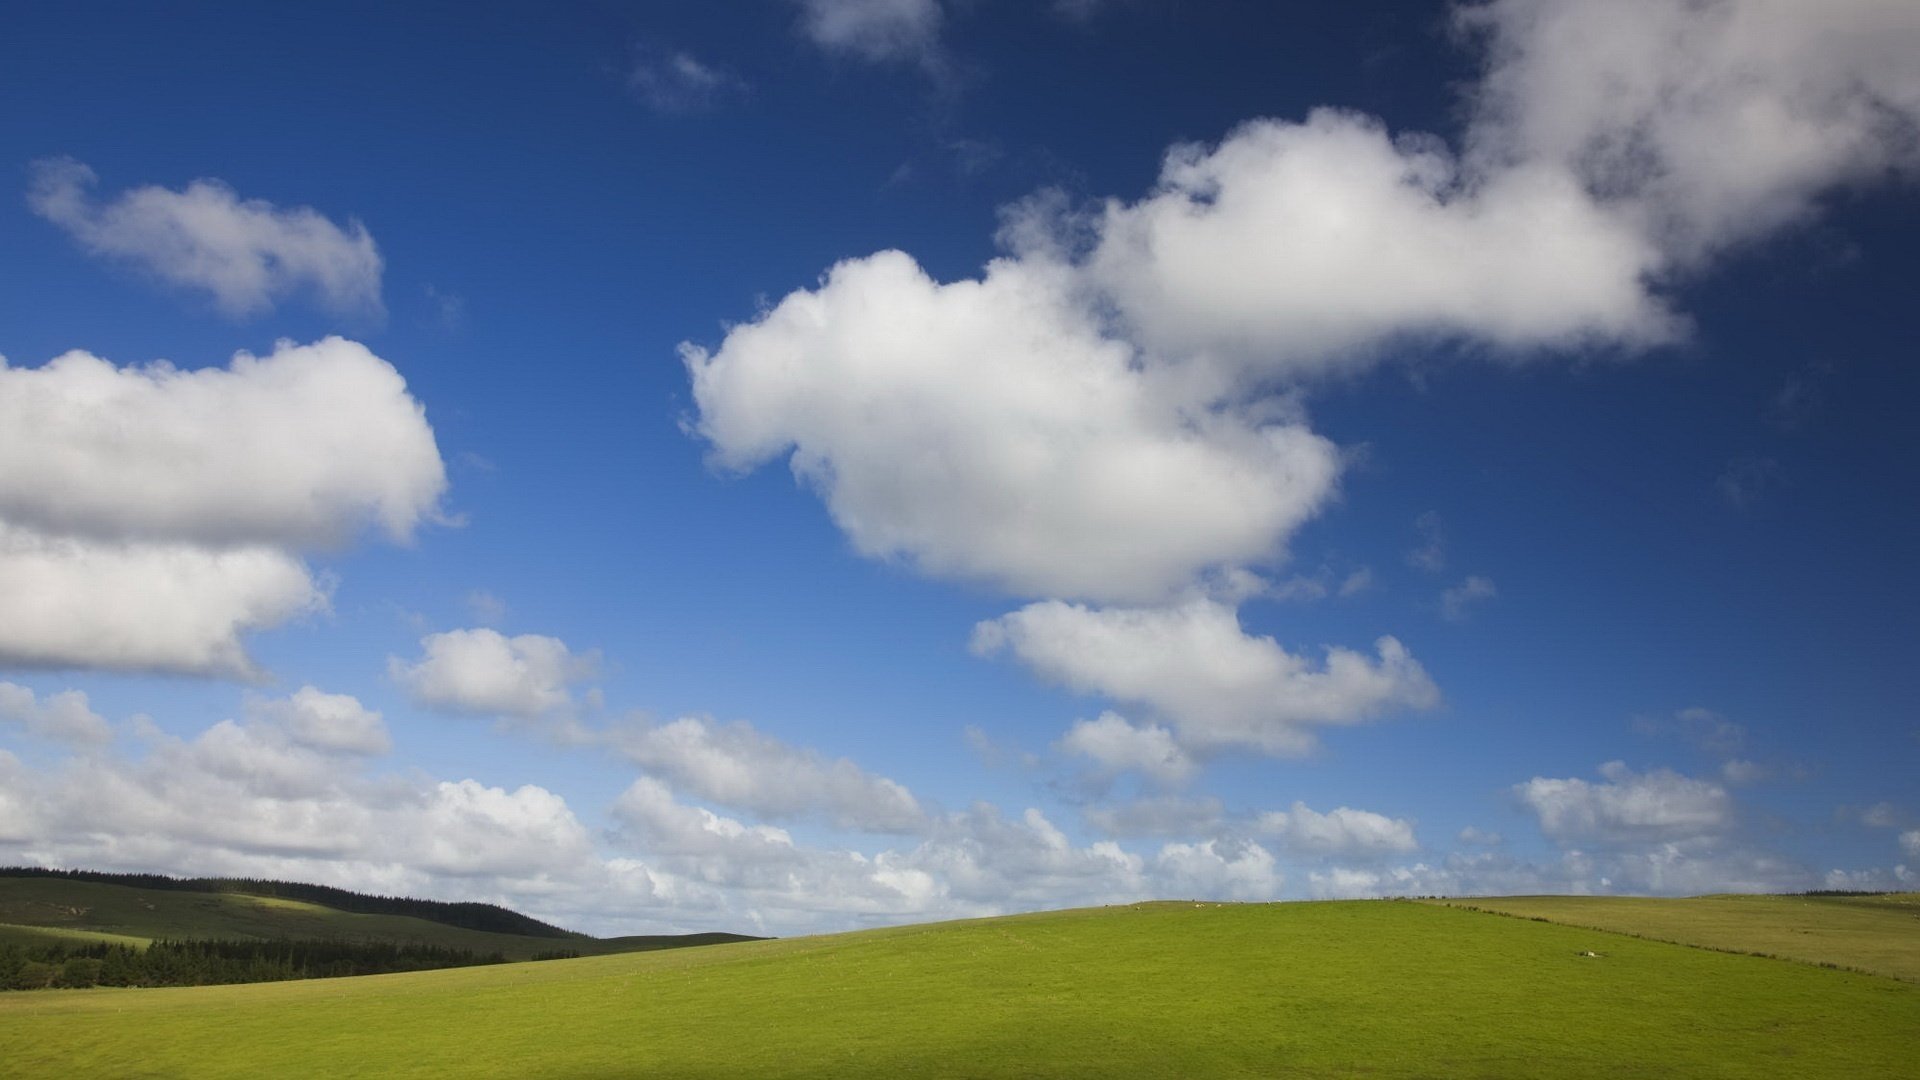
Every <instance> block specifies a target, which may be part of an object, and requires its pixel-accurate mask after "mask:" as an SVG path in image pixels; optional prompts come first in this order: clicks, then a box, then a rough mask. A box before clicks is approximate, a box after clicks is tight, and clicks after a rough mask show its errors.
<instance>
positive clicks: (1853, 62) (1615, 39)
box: [684, 0, 1920, 602]
mask: <svg viewBox="0 0 1920 1080" xmlns="http://www.w3.org/2000/svg"><path fill="white" fill-rule="evenodd" d="M808 10H809V13H810V16H809V17H810V18H812V17H813V16H818V19H817V20H816V22H814V23H810V24H809V25H816V24H817V25H818V26H823V27H824V26H829V25H832V26H842V27H852V26H866V25H869V24H870V23H872V22H881V23H885V24H888V25H897V26H907V27H912V28H915V29H914V30H913V32H911V33H908V34H906V35H905V40H910V41H914V42H921V41H925V40H927V39H928V37H927V36H928V35H930V33H931V30H929V29H927V28H930V27H934V26H936V25H937V22H938V14H939V8H938V5H937V4H934V3H933V2H932V0H915V2H913V3H902V2H892V3H888V2H882V0H865V2H862V3H852V2H840V3H828V2H826V0H814V2H813V3H811V4H810V5H809V9H808ZM903 13H912V14H911V17H908V15H907V14H903ZM830 18H831V19H836V20H837V19H843V18H844V19H845V20H846V21H845V22H844V23H841V22H829V21H828V20H829V19H830ZM1467 19H1468V21H1469V22H1471V23H1472V24H1474V25H1476V26H1478V27H1480V28H1482V29H1483V30H1484V31H1485V33H1484V35H1483V38H1482V40H1484V41H1486V42H1487V43H1488V47H1489V49H1490V59H1489V64H1488V73H1487V75H1486V77H1485V80H1484V83H1483V85H1482V86H1481V87H1480V88H1479V90H1478V91H1477V92H1476V93H1475V94H1474V95H1473V101H1472V102H1471V104H1472V106H1473V111H1472V112H1471V113H1470V132H1469V135H1468V137H1467V138H1466V139H1465V140H1463V143H1462V147H1461V148H1460V149H1459V150H1457V151H1456V150H1450V149H1449V148H1448V147H1447V146H1445V145H1444V144H1442V143H1441V142H1440V141H1439V140H1437V139H1434V138H1431V137H1422V136H1417V135H1401V136H1394V135H1390V134H1389V133H1388V132H1387V131H1386V130H1385V129H1384V128H1383V127H1382V125H1381V124H1380V123H1379V122H1378V121H1375V120H1372V119H1370V118H1367V117H1363V116H1358V115H1354V114H1351V113H1343V112H1338V111H1333V110H1320V111H1317V112H1315V113H1313V114H1311V115H1309V116H1308V117H1307V118H1306V119H1305V120H1304V121H1301V122H1291V121H1286V120H1275V119H1263V120H1254V121H1252V122H1249V123H1246V124H1244V125H1242V126H1241V127H1240V128H1238V129H1237V130H1235V131H1233V132H1232V133H1230V134H1229V135H1228V136H1227V137H1226V138H1225V139H1223V140H1222V141H1220V142H1219V143H1218V144H1216V145H1211V146H1196V145H1188V146H1180V147H1176V148H1174V149H1173V150H1172V151H1171V152H1170V153H1169V154H1168V156H1167V159H1166V163H1165V166H1164V168H1163V169H1162V173H1161V178H1160V182H1159V184H1158V185H1157V186H1156V187H1155V189H1154V190H1153V191H1151V192H1149V193H1148V194H1147V195H1146V196H1145V197H1144V198H1142V199H1139V200H1137V201H1133V202H1127V201H1122V200H1113V201H1109V202H1107V203H1105V204H1104V205H1102V206H1101V207H1100V208H1098V209H1096V210H1094V211H1092V212H1088V213H1072V212H1067V211H1065V210H1064V209H1063V206H1062V204H1063V202H1064V199H1063V198H1062V197H1059V196H1053V197H1046V196H1042V197H1038V198H1035V199H1030V200H1028V201H1026V202H1025V203H1022V204H1019V205H1016V206H1014V207H1010V208H1009V209H1008V211H1007V214H1006V220H1005V225H1004V227H1003V229H1002V234H1001V241H1002V246H1003V248H1004V249H1005V250H1006V251H1007V252H1008V255H1007V256H1006V257H1004V258H1001V259H997V260H995V261H993V262H992V263H990V264H989V265H988V267H987V268H986V270H985V272H984V273H983V274H982V275H981V276H979V277H976V278H970V279H963V280H959V281H954V282H951V283H945V284H942V283H936V282H934V281H932V280H930V279H928V278H927V277H926V276H925V275H924V274H923V273H921V271H920V269H919V267H918V266H917V265H915V264H914V263H913V261H912V260H911V259H909V258H908V257H907V256H905V255H902V254H900V253H897V252H895V253H882V254H880V255H876V256H872V257H870V258H867V259H860V260H853V261H849V262H844V263H842V264H840V265H839V266H838V267H836V268H835V269H834V270H833V271H832V273H831V274H830V275H829V277H828V279H827V281H826V283H825V284H823V285H822V286H821V287H820V288H818V289H816V290H801V291H797V292H795V293H793V294H791V295H789V296H788V297H787V298H786V299H785V300H784V301H782V302H781V303H779V304H777V305H775V306H774V307H772V308H771V309H770V310H768V311H765V312H763V313H761V314H760V315H759V316H758V317H757V318H755V319H753V320H752V321H750V322H748V323H745V324H743V325H740V326H738V327H736V328H734V329H733V330H732V331H731V332H730V333H729V334H728V335H727V338H726V340H725V341H724V342H723V344H722V345H721V346H720V348H719V349H718V350H717V351H715V352H713V353H711V354H710V353H708V352H707V351H705V350H702V349H699V348H696V347H693V346H690V345H689V346H687V347H686V348H685V352H684V355H685V357H686V360H687V363H688V367H689V369H690V371H691V373H692V376H693V383H694V388H695V398H696V402H697V404H698V407H699V414H700V415H699V419H698V422H697V424H696V425H695V430H696V431H697V432H698V434H699V435H700V436H702V437H703V438H705V439H707V440H708V441H709V442H710V443H711V444H712V445H713V447H714V449H715V452H716V456H717V458H718V459H719V460H720V461H721V462H722V463H723V464H727V465H730V466H732V467H736V468H751V467H755V466H757V465H759V464H762V463H764V462H767V461H770V460H773V459H775V458H778V457H782V456H785V455H786V454H788V452H789V451H791V452H792V464H793V467H794V469H795V471H796V473H797V474H798V475H799V476H800V477H801V478H803V479H804V480H805V481H806V482H808V483H809V484H811V485H812V486H813V487H815V488H816V489H817V490H818V491H819V493H820V494H821V495H822V497H823V498H824V499H825V500H826V501H827V503H828V506H829V508H830V510H831V511H832V513H833V515H834V518H835V520H836V521H837V522H838V523H839V525H840V526H841V528H842V529H843V530H845V531H846V533H847V534H848V536H849V537H850V538H851V539H852V541H853V544H854V546H855V548H856V549H858V550H859V551H861V552H862V553H864V554H867V555H869V556H874V557H889V556H902V557H905V558H908V559H910V560H911V561H913V562H914V563H915V564H916V565H917V566H918V567H919V568H920V569H921V570H923V571H926V572H928V573H932V574H936V575H944V576H957V577H964V578H969V579H973V580H983V581H986V582H988V583H990V584H995V585H998V586H1001V587H1003V588H1007V589H1010V590H1012V591H1014V592H1017V593H1022V594H1027V595H1033V596H1052V597H1061V598H1082V599H1096V600H1103V601H1108V602H1113V601H1125V602H1141V601H1142V600H1144V599H1148V598H1149V597H1148V594H1151V593H1154V592H1156V591H1158V592H1161V593H1163V594H1164V593H1168V592H1170V591H1171V590H1172V589H1174V588H1175V587H1177V585H1178V584H1180V583H1181V582H1182V579H1188V580H1190V579H1192V578H1193V577H1195V576H1196V575H1198V574H1200V573H1202V572H1203V571H1206V570H1208V569H1217V568H1221V567H1231V566H1238V565H1243V564H1248V563H1258V562H1262V561H1271V560H1272V559H1274V558H1275V557H1276V556H1277V555H1278V554H1279V552H1280V548H1281V547H1282V545H1283V544H1284V542H1285V540H1286V538H1287V536H1288V535H1289V534H1290V533H1291V532H1292V531H1293V530H1294V529H1295V528H1297V527H1298V525H1299V524H1300V523H1301V522H1302V521H1304V520H1305V519H1306V518H1308V517H1309V516H1311V514H1312V513H1313V512H1314V511H1315V510H1316V509H1317V508H1318V507H1320V506H1321V505H1323V503H1324V502H1325V500H1326V499H1327V498H1328V497H1329V495H1330V494H1331V492H1332V489H1333V480H1334V478H1335V474H1336V472H1337V461H1336V459H1335V458H1334V457H1333V455H1332V454H1331V452H1330V448H1329V447H1327V446H1326V445H1325V444H1324V443H1323V442H1322V441H1320V440H1318V439H1317V437H1315V436H1313V435H1312V434H1311V433H1310V432H1309V431H1307V429H1306V428H1305V427H1304V426H1302V425H1301V424H1300V423H1299V422H1298V421H1297V420H1296V421H1294V422H1292V423H1289V424H1283V425H1275V424H1274V423H1272V422H1270V420H1269V418H1270V417H1272V416H1275V415H1297V409H1298V401H1297V400H1296V399H1294V398H1290V397H1288V396H1286V394H1287V391H1288V389H1289V388H1291V389H1293V390H1295V391H1298V390H1299V389H1300V388H1301V387H1303V386H1305V385H1307V384H1309V383H1311V382H1312V381H1313V377H1314V376H1316V375H1319V374H1323V373H1327V372H1332V371H1336V370H1348V369H1352V368H1355V367H1357V366H1362V365H1367V364H1371V363H1375V362H1378V361H1379V360H1380V359H1381V358H1382V357H1384V356H1388V355H1393V354H1396V353H1405V352H1409V351H1410V350H1405V349H1402V348H1400V347H1401V346H1403V345H1405V344H1406V343H1408V342H1409V341H1418V340H1426V339H1433V338H1440V339H1446V340H1458V341H1462V342H1465V343H1467V344H1469V345H1474V346H1479V347H1482V348H1485V349H1491V350H1492V351H1494V352H1497V353H1499V354H1500V355H1502V356H1506V357H1511V358H1520V357H1524V356H1528V355H1532V354H1536V353H1539V352H1543V351H1567V350H1583V349H1588V348H1591V347H1596V346H1597V347H1610V348H1640V347H1646V346H1649V345H1652V344H1656V343H1661V342H1668V341H1671V340H1674V339H1675V338H1676V337H1678V336H1679V335H1681V334H1682V333H1683V331H1684V322H1683V320H1681V319H1679V318H1678V317H1676V316H1675V315H1673V314H1672V313H1671V312H1669V311H1668V309H1667V305H1666V303H1665V300H1664V299H1663V293H1662V290H1664V289H1666V288H1668V287H1669V286H1670V285H1671V284H1673V283H1675V282H1676V280H1677V279H1678V276H1679V275H1680V274H1682V273H1684V272H1687V271H1688V270H1690V269H1691V268H1692V267H1693V266H1694V265H1695V264H1696V262H1697V260H1698V259H1699V258H1701V257H1702V256H1703V254H1705V253H1710V252H1711V251H1714V250H1717V249H1718V248H1720V247H1722V246H1724V245H1726V244H1728V243H1732V242H1736V241H1738V240H1741V239H1744V238H1749V237H1756V236H1759V235H1762V234H1764V233H1765V232H1766V231H1768V230H1770V229H1773V228H1776V227H1778V226H1779V225H1781V224H1782V223H1784V222H1787V221H1790V220H1793V219H1795V218H1797V217H1799V216H1801V215H1803V214H1805V213H1807V212H1809V211H1810V208H1811V207H1812V206H1813V205H1814V201H1815V199H1816V197H1817V196H1818V195H1820V194H1821V193H1823V192H1825V191H1827V190H1829V189H1831V188H1832V187H1833V186H1835V185H1837V184H1842V183H1851V182H1862V183H1864V182H1867V181H1870V180H1872V179H1874V178H1876V177H1877V176H1879V175H1881V174H1883V173H1885V172H1886V171H1888V170H1889V169H1893V168H1902V169H1905V168H1911V167H1913V166H1914V165H1915V164H1916V159H1917V158H1920V138H1915V137H1914V120H1915V117H1916V116H1920V75H1916V74H1915V73H1914V71H1913V69H1912V65H1910V64H1908V63H1907V62H1906V58H1907V57H1909V56H1911V55H1912V53H1913V52H1914V51H1915V48H1916V47H1920V15H1916V14H1915V13H1914V12H1913V11H1912V10H1911V5H1896V4H1892V3H1889V2H1887V0H1844V2H1841V3H1836V4H1830V5H1807V4H1797V3H1794V2H1792V0H1718V2H1710V3H1695V2H1690V0H1630V2H1629V3H1627V4H1626V6H1624V7H1622V6H1620V5H1614V4H1608V3H1597V2H1593V0H1495V2H1492V3H1486V4H1481V5H1477V6H1475V7H1474V8H1472V9H1471V13H1470V14H1469V15H1468V16H1467ZM923 31H924V32H923ZM823 32H825V31H823ZM835 35H843V37H842V40H847V41H854V40H863V39H860V38H858V37H856V36H854V32H853V31H852V30H836V31H832V32H830V33H828V35H827V36H828V37H829V38H830V39H832V38H833V37H834V36H835ZM879 40H885V41H894V40H898V39H896V38H893V37H887V38H883V39H879ZM1590 42H1591V43H1592V44H1591V46H1590V45H1589V43H1590ZM879 48H880V51H881V53H888V52H890V50H892V49H894V48H896V46H893V45H887V46H883V47H879ZM1696 56H1697V58H1698V61H1699V62H1697V63H1696V62H1695V61H1696ZM1406 360H1407V362H1414V361H1413V357H1411V356H1408V357H1406ZM1263 409H1265V410H1272V411H1267V412H1263V411H1262V410H1263ZM1263 443H1265V444H1266V445H1263ZM1116 493H1124V496H1125V497H1124V498H1122V497H1119V496H1118V495H1117V494H1116ZM1153 599H1160V597H1153Z"/></svg>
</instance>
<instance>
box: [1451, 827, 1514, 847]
mask: <svg viewBox="0 0 1920 1080" xmlns="http://www.w3.org/2000/svg"><path fill="white" fill-rule="evenodd" d="M1506 839H1507V838H1506V837H1504V836H1501V835H1500V834H1499V833H1497V832H1489V831H1487V830H1486V829H1482V828H1479V827H1478V826H1474V825H1469V826H1467V827H1466V828H1464V829H1461V830H1460V842H1461V843H1463V844H1477V845H1479V846H1481V847H1497V846H1499V845H1500V844H1504V843H1506Z"/></svg>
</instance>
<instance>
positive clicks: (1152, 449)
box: [683, 252, 1339, 600]
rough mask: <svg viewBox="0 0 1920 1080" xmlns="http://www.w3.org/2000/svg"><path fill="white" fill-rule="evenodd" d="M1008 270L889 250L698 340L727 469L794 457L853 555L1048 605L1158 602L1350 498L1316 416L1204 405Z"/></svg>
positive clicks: (1045, 270)
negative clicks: (925, 260) (967, 274)
mask: <svg viewBox="0 0 1920 1080" xmlns="http://www.w3.org/2000/svg"><path fill="white" fill-rule="evenodd" d="M1071 289H1072V283H1071V282H1070V281H1069V280H1067V279H1066V278H1065V277H1064V276H1063V275H1062V274H1061V273H1060V272H1058V270H1057V269H1056V268H1052V267H1048V266H1045V265H1040V264H1037V263H1033V262H1020V261H1014V260H1000V261H996V262H995V263H994V264H993V265H992V267H990V268H989V270H988V273H987V275H986V276H985V278H983V279H981V280H977V281H963V282H956V283H953V284H945V285H943V284H940V283H937V282H935V281H933V280H932V279H931V278H929V277H928V276H927V275H926V273H925V272H924V271H922V270H921V269H920V267H919V266H918V265H917V264H915V263H914V261H913V260H912V259H911V258H909V257H908V256H906V255H904V254H902V253H900V252H886V253H882V254H879V255H875V256H872V257H870V258H866V259H856V260H852V261H849V262H845V263H842V264H840V265H839V266H837V267H835V268H834V269H833V270H832V272H831V273H830V274H828V276H827V278H826V280H825V281H824V282H823V283H822V284H821V286H820V287H819V288H818V289H817V290H811V291H802V292H796V293H794V294H792V295H790V296H788V297H787V298H786V299H785V300H783V301H781V302H780V303H779V304H778V305H777V306H775V307H774V308H773V309H772V310H771V311H769V312H767V313H766V314H765V315H764V316H763V317H761V318H760V319H758V320H756V321H754V322H751V323H747V324H744V325H741V326H738V327H736V328H734V329H733V330H732V331H731V332H729V333H728V334H727V336H726V340H725V341H724V342H723V343H722V344H721V346H720V348H719V349H718V350H717V351H715V352H712V353H709V352H707V351H706V350H704V349H701V348H698V347H695V346H691V345H688V346H684V347H683V355H684V358H685V360H686V364H687V368H688V371H689V372H690V373H691V375H692V378H693V394H694V400H695V402H696V403H697V404H698V406H699V409H700V418H699V421H698V423H697V425H696V428H695V430H696V431H697V432H698V433H699V435H700V436H701V437H703V438H705V439H706V440H707V441H708V442H709V443H710V444H711V445H712V447H713V452H714V458H715V460H716V461H717V463H718V464H720V465H721V466H723V467H726V468H730V469H737V470H745V469H751V468H753V467H755V466H757V465H759V464H762V463H764V462H767V461H770V460H773V459H775V458H778V457H782V456H787V455H790V456H791V465H792V468H793V471H794V474H795V475H796V476H797V477H799V478H800V479H801V480H802V481H803V482H805V483H806V484H808V485H809V486H811V487H812V488H814V489H815V490H816V491H817V492H818V493H819V494H820V495H821V497H822V498H824V499H825V500H826V503H827V506H828V509H829V510H830V511H831V513H832V514H833V517H834V520H835V521H836V522H838V523H839V525H840V526H841V528H842V529H843V530H845V531H846V533H847V535H848V537H849V538H850V539H851V540H852V541H853V545H854V547H855V548H856V549H857V550H858V551H860V552H861V553H862V554H865V555H868V556H871V557H875V558H895V557H899V558H905V559H908V560H910V561H911V562H912V563H913V564H914V565H916V566H917V567H918V568H919V569H921V570H922V571H924V572H927V573H930V574H934V575H937V576H943V577H957V578H964V579H969V580H975V581H983V582H985V583H987V584H991V585H995V586H998V587H1000V588H1003V589H1006V590H1008V591H1010V592H1014V593H1018V594H1028V595H1035V594H1037V595H1048V596H1064V597H1086V598H1091V599H1099V600H1141V599H1155V598H1158V597H1161V596H1164V595H1166V594H1168V593H1169V592H1171V591H1172V590H1175V589H1177V588H1179V587H1181V586H1182V585H1184V584H1185V583H1186V582H1187V581H1188V580H1189V579H1190V578H1192V577H1193V576H1194V575H1195V574H1197V573H1199V572H1201V571H1203V570H1206V569H1208V568H1210V567H1217V566H1231V565H1237V564H1240V563H1243V562H1258V561H1266V560H1271V559H1273V558H1275V557H1277V556H1278V555H1279V554H1280V550H1281V547H1282V544H1283V542H1284V541H1285V539H1286V537H1287V536H1288V535H1289V534H1291V532H1292V531H1293V530H1294V529H1295V528H1297V527H1298V526H1299V525H1300V523H1301V522H1303V521H1305V520H1306V519H1307V518H1309V517H1311V516H1312V515H1313V514H1314V513H1315V511H1317V510H1318V509H1319V507H1320V506H1321V504H1322V503H1323V502H1324V500H1325V499H1326V498H1327V497H1328V496H1329V495H1330V494H1331V493H1332V491H1333V484H1334V479H1335V476H1336V474H1337V472H1338V465H1339V460H1338V454H1337V452H1336V450H1335V448H1334V447H1333V445H1332V444H1331V443H1329V442H1327V441H1326V440H1325V439H1322V438H1320V437H1319V436H1317V435H1314V434H1312V433H1311V432H1309V431H1307V430H1306V429H1305V428H1304V427H1302V426H1300V425H1299V424H1298V423H1294V422H1288V421H1285V420H1281V419H1264V418H1260V417H1256V416H1254V415H1252V414H1243V413H1239V412H1233V411H1211V412H1196V411H1193V410H1189V409H1184V408H1182V407H1181V405H1180V401H1179V398H1178V397H1177V396H1174V395H1171V394H1168V393H1163V392H1162V390H1161V388H1159V387H1157V386H1156V383H1155V380H1154V379H1152V378H1150V377H1147V376H1145V375H1143V374H1142V373H1141V372H1140V371H1139V370H1138V369H1137V367H1136V365H1135V363H1134V360H1135V357H1134V354H1133V350H1132V349H1131V348H1130V347H1129V346H1128V345H1127V344H1126V343H1125V342H1122V341H1118V340H1115V339H1112V338H1109V337H1107V336H1105V335H1104V334H1103V333H1102V331H1101V330H1100V328H1099V326H1098V324H1097V322H1096V321H1095V319H1094V318H1093V316H1092V315H1091V313H1089V312H1087V311H1084V310H1082V309H1080V308H1079V307H1077V306H1076V305H1075V303H1074V302H1073V301H1072V300H1071V299H1070V298H1069V297H1068V295H1067V293H1068V292H1070V291H1071Z"/></svg>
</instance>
